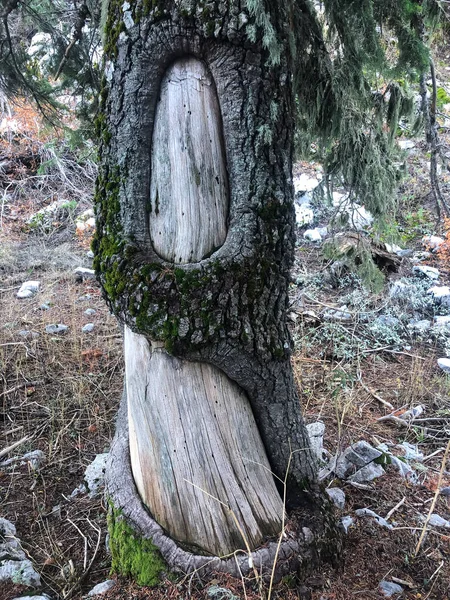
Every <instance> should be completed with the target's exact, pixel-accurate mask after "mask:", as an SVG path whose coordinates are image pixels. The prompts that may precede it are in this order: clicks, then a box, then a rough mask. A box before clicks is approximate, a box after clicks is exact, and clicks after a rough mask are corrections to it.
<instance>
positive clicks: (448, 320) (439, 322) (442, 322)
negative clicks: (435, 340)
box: [434, 315, 450, 327]
mask: <svg viewBox="0 0 450 600" xmlns="http://www.w3.org/2000/svg"><path fill="white" fill-rule="evenodd" d="M434 325H435V327H450V316H447V315H446V316H444V317H434Z"/></svg>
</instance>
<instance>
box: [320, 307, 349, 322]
mask: <svg viewBox="0 0 450 600" xmlns="http://www.w3.org/2000/svg"><path fill="white" fill-rule="evenodd" d="M323 318H324V319H326V320H327V321H350V319H351V318H352V315H351V314H350V313H349V312H347V305H346V304H344V305H342V306H341V307H340V308H338V309H337V310H334V309H332V308H330V309H328V310H326V311H325V312H324V313H323Z"/></svg>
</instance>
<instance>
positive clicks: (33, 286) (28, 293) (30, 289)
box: [17, 281, 41, 298]
mask: <svg viewBox="0 0 450 600" xmlns="http://www.w3.org/2000/svg"><path fill="white" fill-rule="evenodd" d="M40 285H41V283H40V281H24V282H23V283H22V285H21V286H20V289H19V291H18V292H17V298H31V297H32V296H34V295H35V294H36V293H37V292H38V290H39V287H40Z"/></svg>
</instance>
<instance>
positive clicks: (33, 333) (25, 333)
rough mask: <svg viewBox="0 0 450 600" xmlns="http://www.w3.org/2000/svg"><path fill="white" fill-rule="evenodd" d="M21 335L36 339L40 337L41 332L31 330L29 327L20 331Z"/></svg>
mask: <svg viewBox="0 0 450 600" xmlns="http://www.w3.org/2000/svg"><path fill="white" fill-rule="evenodd" d="M19 335H20V337H23V338H25V339H26V340H28V339H30V340H35V339H37V338H38V337H39V334H38V332H37V331H29V330H28V329H21V330H20V331H19Z"/></svg>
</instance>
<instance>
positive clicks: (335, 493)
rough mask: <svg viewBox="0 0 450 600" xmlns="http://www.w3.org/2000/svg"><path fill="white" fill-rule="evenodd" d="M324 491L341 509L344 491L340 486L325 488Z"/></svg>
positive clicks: (343, 501)
mask: <svg viewBox="0 0 450 600" xmlns="http://www.w3.org/2000/svg"><path fill="white" fill-rule="evenodd" d="M325 491H326V493H327V494H328V496H329V497H330V499H331V501H332V502H333V503H334V505H335V506H337V508H339V509H341V510H342V509H343V508H344V506H345V493H344V491H343V490H341V488H327V489H326V490H325Z"/></svg>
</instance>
